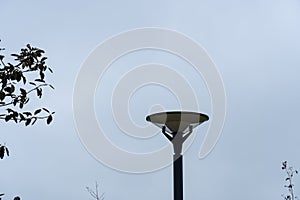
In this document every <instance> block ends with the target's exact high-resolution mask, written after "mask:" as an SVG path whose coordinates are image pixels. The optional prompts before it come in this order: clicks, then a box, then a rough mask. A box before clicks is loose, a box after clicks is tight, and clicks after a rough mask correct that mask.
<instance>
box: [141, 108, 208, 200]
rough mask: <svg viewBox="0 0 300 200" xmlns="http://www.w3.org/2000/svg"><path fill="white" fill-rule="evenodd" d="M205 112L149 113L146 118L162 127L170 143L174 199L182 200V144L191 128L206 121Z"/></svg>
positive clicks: (189, 133)
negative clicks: (172, 153)
mask: <svg viewBox="0 0 300 200" xmlns="http://www.w3.org/2000/svg"><path fill="white" fill-rule="evenodd" d="M208 119H209V118H208V116H207V115H205V114H201V113H196V112H182V111H172V112H161V113H155V114H152V115H149V116H147V117H146V120H147V121H149V122H152V123H153V124H155V125H156V126H158V127H160V128H161V129H162V133H163V134H164V136H165V137H166V138H167V139H168V140H169V141H170V142H171V143H172V145H173V150H174V155H173V184H174V189H173V192H174V200H183V174H182V172H183V167H182V146H183V143H184V141H185V140H186V139H187V138H188V137H189V136H190V135H191V133H192V131H193V129H194V128H195V127H196V126H198V125H200V124H202V123H203V122H205V121H207V120H208Z"/></svg>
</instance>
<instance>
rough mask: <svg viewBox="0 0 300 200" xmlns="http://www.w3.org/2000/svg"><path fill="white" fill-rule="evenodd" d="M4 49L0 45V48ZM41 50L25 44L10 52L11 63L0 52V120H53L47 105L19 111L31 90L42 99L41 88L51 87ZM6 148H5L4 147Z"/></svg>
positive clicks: (30, 121) (52, 113)
mask: <svg viewBox="0 0 300 200" xmlns="http://www.w3.org/2000/svg"><path fill="white" fill-rule="evenodd" d="M0 41H1V40H0ZM3 50H4V48H0V52H1V51H3ZM44 53H45V52H44V50H42V49H39V48H36V47H32V46H31V45H30V44H27V45H26V47H24V48H22V49H21V50H20V52H19V53H18V54H11V57H12V58H14V63H11V62H5V56H4V55H2V54H0V120H4V121H5V122H8V121H14V122H15V123H24V125H25V126H28V125H33V124H35V122H36V121H37V120H45V121H46V123H47V124H50V123H51V122H52V120H53V115H54V113H55V112H51V111H49V110H48V109H47V108H37V109H35V110H34V111H21V110H23V108H24V106H25V105H26V104H27V103H28V102H29V100H30V99H31V96H32V95H33V94H34V93H35V94H36V97H38V99H41V98H42V95H43V89H44V88H46V87H50V88H52V89H54V87H53V86H52V85H51V84H49V83H47V82H46V73H47V72H50V73H53V71H52V69H51V68H50V67H48V66H47V65H46V60H47V57H45V56H44ZM1 109H2V110H1ZM0 145H1V144H0ZM0 147H1V148H2V147H3V148H4V147H5V146H4V145H1V146H0ZM1 152H3V151H1V149H0V153H1ZM5 152H8V149H7V148H6V147H5ZM2 155H3V154H0V158H1V159H2V158H3V157H1V156H2ZM7 155H8V154H7ZM3 156H4V155H3Z"/></svg>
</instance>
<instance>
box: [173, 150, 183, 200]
mask: <svg viewBox="0 0 300 200" xmlns="http://www.w3.org/2000/svg"><path fill="white" fill-rule="evenodd" d="M182 172H183V169H182V155H176V154H175V155H174V157H173V182H174V189H173V190H174V200H183V174H182Z"/></svg>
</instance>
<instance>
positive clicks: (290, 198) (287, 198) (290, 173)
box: [281, 161, 298, 200]
mask: <svg viewBox="0 0 300 200" xmlns="http://www.w3.org/2000/svg"><path fill="white" fill-rule="evenodd" d="M281 169H282V170H284V171H285V173H286V175H287V177H286V178H285V181H286V182H287V184H286V185H284V187H286V188H287V189H288V192H289V193H288V194H286V195H282V197H283V198H284V200H295V199H298V197H297V196H295V194H294V187H295V185H294V184H293V177H294V175H295V174H298V171H297V170H295V169H294V168H293V167H289V166H288V164H287V161H284V162H282V167H281Z"/></svg>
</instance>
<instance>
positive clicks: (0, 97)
mask: <svg viewBox="0 0 300 200" xmlns="http://www.w3.org/2000/svg"><path fill="white" fill-rule="evenodd" d="M4 98H5V93H4V92H2V91H0V100H1V101H2V100H3V99H4Z"/></svg>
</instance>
